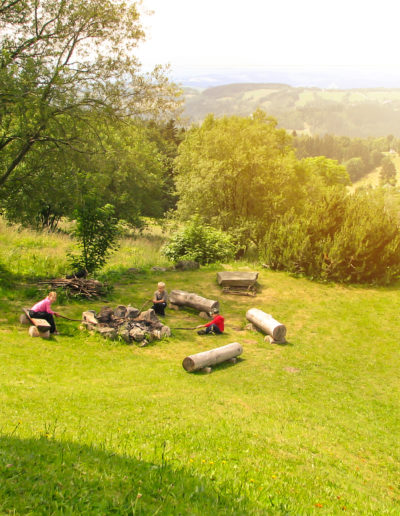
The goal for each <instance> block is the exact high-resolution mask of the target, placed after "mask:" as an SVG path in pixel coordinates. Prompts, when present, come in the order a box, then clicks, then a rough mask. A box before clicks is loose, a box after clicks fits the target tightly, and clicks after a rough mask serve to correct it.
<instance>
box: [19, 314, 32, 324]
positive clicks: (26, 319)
mask: <svg viewBox="0 0 400 516" xmlns="http://www.w3.org/2000/svg"><path fill="white" fill-rule="evenodd" d="M19 322H20V323H21V324H23V325H30V324H31V321H30V319H29V317H28V316H27V315H26V314H21V315H20V316H19Z"/></svg>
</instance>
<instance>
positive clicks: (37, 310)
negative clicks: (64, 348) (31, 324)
mask: <svg viewBox="0 0 400 516" xmlns="http://www.w3.org/2000/svg"><path fill="white" fill-rule="evenodd" d="M56 299H57V292H49V295H48V296H47V297H46V298H45V299H42V301H39V302H38V303H36V305H33V306H32V308H31V309H30V310H29V316H30V317H32V319H44V320H45V321H47V322H48V323H50V333H52V334H53V335H59V333H58V331H57V330H56V324H55V322H54V317H53V315H55V316H56V317H58V316H59V314H58V313H57V312H53V310H52V309H51V308H50V307H51V303H54V301H55V300H56Z"/></svg>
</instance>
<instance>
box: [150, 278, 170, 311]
mask: <svg viewBox="0 0 400 516" xmlns="http://www.w3.org/2000/svg"><path fill="white" fill-rule="evenodd" d="M167 301H168V293H167V291H166V290H165V283H164V282H163V281H160V282H159V283H158V284H157V290H156V291H155V292H154V296H153V299H152V302H153V306H152V307H151V308H152V309H153V310H154V311H155V312H156V314H158V315H165V307H166V306H167Z"/></svg>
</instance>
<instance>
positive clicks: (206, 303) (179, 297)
mask: <svg viewBox="0 0 400 516" xmlns="http://www.w3.org/2000/svg"><path fill="white" fill-rule="evenodd" d="M169 301H170V303H172V304H174V305H177V306H188V307H190V308H195V309H196V310H198V311H199V312H207V313H208V314H213V313H214V312H218V311H219V302H218V301H212V300H211V299H206V298H205V297H201V296H198V295H197V294H193V293H191V292H185V291H184V290H171V292H170V294H169Z"/></svg>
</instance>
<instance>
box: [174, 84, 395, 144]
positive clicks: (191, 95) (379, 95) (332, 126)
mask: <svg viewBox="0 0 400 516" xmlns="http://www.w3.org/2000/svg"><path fill="white" fill-rule="evenodd" d="M185 100H186V102H185V111H184V116H186V117H187V119H188V120H189V121H201V120H202V119H203V118H204V117H205V116H206V115H207V114H208V113H214V114H215V115H216V116H222V115H234V114H235V115H241V116H248V115H249V114H251V113H252V112H253V111H254V110H255V109H257V108H261V109H263V110H265V111H266V112H267V113H268V114H270V115H273V116H275V117H276V118H277V119H278V122H279V125H280V126H281V127H284V128H286V129H287V130H290V131H293V130H295V131H297V132H300V133H302V132H303V133H308V134H318V133H319V134H324V133H330V134H337V135H346V136H352V137H369V136H385V135H388V134H393V135H395V136H400V116H399V115H400V89H384V88H381V89H379V88H378V89H354V90H324V89H319V88H295V87H292V86H288V85H286V84H273V83H268V84H255V83H253V84H251V83H248V84H247V83H246V84H228V85H226V86H218V87H215V88H208V89H206V90H204V91H200V90H195V89H193V88H190V89H189V88H188V89H187V90H185Z"/></svg>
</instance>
